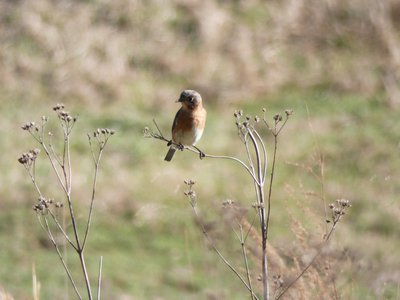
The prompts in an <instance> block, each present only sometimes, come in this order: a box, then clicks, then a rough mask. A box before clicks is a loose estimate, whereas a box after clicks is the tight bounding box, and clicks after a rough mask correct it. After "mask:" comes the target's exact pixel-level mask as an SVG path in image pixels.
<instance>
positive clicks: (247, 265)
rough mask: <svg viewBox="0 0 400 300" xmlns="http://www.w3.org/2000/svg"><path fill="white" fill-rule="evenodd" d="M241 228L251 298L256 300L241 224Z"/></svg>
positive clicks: (241, 240) (241, 242)
mask: <svg viewBox="0 0 400 300" xmlns="http://www.w3.org/2000/svg"><path fill="white" fill-rule="evenodd" d="M239 228H240V245H241V246H242V254H243V260H244V265H245V268H246V275H247V282H248V283H249V287H250V296H251V299H252V300H255V298H254V292H253V285H252V283H251V276H250V269H249V262H248V260H247V249H246V242H245V238H244V235H243V226H242V225H241V224H239Z"/></svg>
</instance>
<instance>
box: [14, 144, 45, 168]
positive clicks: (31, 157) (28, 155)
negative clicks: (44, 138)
mask: <svg viewBox="0 0 400 300" xmlns="http://www.w3.org/2000/svg"><path fill="white" fill-rule="evenodd" d="M39 153H40V149H37V148H35V149H31V150H29V151H28V152H25V153H22V155H21V156H20V157H19V158H18V162H19V163H20V164H23V165H28V166H29V165H31V164H32V163H33V162H34V161H35V160H36V158H37V156H38V155H39Z"/></svg>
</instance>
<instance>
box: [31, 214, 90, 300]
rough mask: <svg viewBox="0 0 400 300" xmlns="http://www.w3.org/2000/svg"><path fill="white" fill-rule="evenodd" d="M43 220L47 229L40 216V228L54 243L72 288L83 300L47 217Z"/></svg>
mask: <svg viewBox="0 0 400 300" xmlns="http://www.w3.org/2000/svg"><path fill="white" fill-rule="evenodd" d="M43 219H44V220H45V223H46V227H45V226H44V225H43V223H42V221H41V219H40V215H38V220H39V224H40V226H41V227H42V228H43V230H44V231H45V232H46V233H47V235H48V237H49V239H50V241H51V242H52V244H53V246H54V248H55V249H56V252H57V254H58V257H59V259H60V261H61V263H62V265H63V267H64V270H65V272H66V273H67V276H68V278H69V281H70V282H71V284H72V286H73V288H74V290H75V293H76V295H77V296H78V298H79V299H80V300H82V296H81V295H80V293H79V291H78V288H77V286H76V284H75V282H74V280H73V279H72V275H71V273H70V272H69V269H68V267H67V264H66V263H65V261H64V258H63V256H62V254H61V252H60V250H59V249H58V245H57V243H56V241H55V239H54V237H53V234H52V233H51V230H50V227H49V224H48V222H47V219H46V217H43Z"/></svg>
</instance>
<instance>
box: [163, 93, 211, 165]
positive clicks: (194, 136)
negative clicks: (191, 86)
mask: <svg viewBox="0 0 400 300" xmlns="http://www.w3.org/2000/svg"><path fill="white" fill-rule="evenodd" d="M177 102H180V103H181V105H182V106H181V108H180V109H179V110H178V112H177V113H176V115H175V119H174V122H173V123H172V140H171V141H170V142H169V143H168V145H169V146H170V148H169V150H168V153H167V155H166V156H165V159H164V160H166V161H171V159H172V157H173V156H174V154H175V152H176V150H177V149H180V150H183V147H184V146H194V147H195V148H196V149H197V150H198V151H199V153H200V158H203V157H204V156H205V155H204V153H203V152H202V151H201V150H200V149H199V148H197V147H196V146H195V145H196V143H197V142H198V141H199V140H200V138H201V136H202V135H203V131H204V126H205V124H206V118H207V111H206V110H205V109H204V107H203V100H202V98H201V96H200V94H199V93H198V92H196V91H194V90H184V91H182V92H181V94H180V97H179V100H178V101H177Z"/></svg>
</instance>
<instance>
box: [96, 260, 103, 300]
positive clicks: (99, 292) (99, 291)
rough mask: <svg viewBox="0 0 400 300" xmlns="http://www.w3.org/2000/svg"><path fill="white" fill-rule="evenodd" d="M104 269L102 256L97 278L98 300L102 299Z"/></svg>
mask: <svg viewBox="0 0 400 300" xmlns="http://www.w3.org/2000/svg"><path fill="white" fill-rule="evenodd" d="M102 268H103V256H100V262H99V276H98V278H97V300H100V298H101V270H102Z"/></svg>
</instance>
